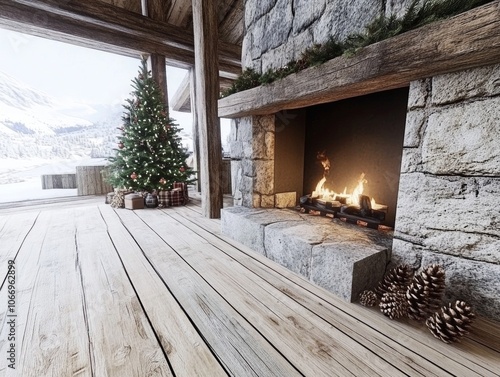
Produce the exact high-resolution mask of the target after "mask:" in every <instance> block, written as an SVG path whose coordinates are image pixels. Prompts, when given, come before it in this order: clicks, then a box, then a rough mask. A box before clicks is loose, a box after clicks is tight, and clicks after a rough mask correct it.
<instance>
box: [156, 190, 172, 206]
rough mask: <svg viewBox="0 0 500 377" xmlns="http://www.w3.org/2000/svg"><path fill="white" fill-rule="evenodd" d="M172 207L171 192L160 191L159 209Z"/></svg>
mask: <svg viewBox="0 0 500 377" xmlns="http://www.w3.org/2000/svg"><path fill="white" fill-rule="evenodd" d="M168 206H170V191H167V190H161V191H158V207H160V208H165V207H168Z"/></svg>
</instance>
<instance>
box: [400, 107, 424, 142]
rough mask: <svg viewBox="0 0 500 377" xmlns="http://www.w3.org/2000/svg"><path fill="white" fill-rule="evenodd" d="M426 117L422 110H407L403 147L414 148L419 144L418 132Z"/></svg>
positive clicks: (419, 132)
mask: <svg viewBox="0 0 500 377" xmlns="http://www.w3.org/2000/svg"><path fill="white" fill-rule="evenodd" d="M426 119H427V114H426V113H425V111H424V110H421V109H417V110H413V111H410V112H408V114H407V115H406V125H405V136H404V144H403V146H404V147H409V148H415V147H418V146H419V145H420V138H421V136H420V134H421V131H422V127H423V125H424V123H425V120H426Z"/></svg>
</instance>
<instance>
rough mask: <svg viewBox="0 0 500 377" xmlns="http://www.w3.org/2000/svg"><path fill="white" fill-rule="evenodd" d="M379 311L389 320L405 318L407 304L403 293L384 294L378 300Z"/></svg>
mask: <svg viewBox="0 0 500 377" xmlns="http://www.w3.org/2000/svg"><path fill="white" fill-rule="evenodd" d="M394 289H395V287H394ZM380 311H381V312H382V313H384V315H386V316H387V317H389V318H390V319H396V318H402V317H406V315H407V314H408V302H407V301H406V297H405V294H404V292H402V291H398V290H396V291H394V292H387V293H384V295H383V296H382V299H381V300H380Z"/></svg>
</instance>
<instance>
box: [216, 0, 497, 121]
mask: <svg viewBox="0 0 500 377" xmlns="http://www.w3.org/2000/svg"><path fill="white" fill-rule="evenodd" d="M499 62H500V1H494V2H492V3H489V4H486V5H483V6H481V7H478V8H475V9H472V10H470V11H468V12H465V13H462V14H460V15H458V16H455V17H452V18H450V19H447V20H443V21H438V22H435V23H433V24H430V25H427V26H424V27H421V28H419V29H418V30H413V31H410V32H407V33H404V34H401V35H399V36H396V37H393V38H390V39H387V40H385V41H382V42H379V43H375V44H373V45H370V46H368V47H365V48H363V49H361V50H360V51H359V52H358V53H357V54H355V55H354V56H353V57H338V58H336V59H332V60H330V61H328V62H326V63H324V64H322V65H320V66H317V67H312V68H308V69H305V70H304V71H301V72H298V73H296V74H292V75H290V76H287V77H285V78H284V79H282V80H280V81H276V82H274V83H271V84H269V85H264V86H260V87H257V88H253V89H250V90H246V91H244V92H240V93H236V94H233V95H231V96H229V97H227V98H223V99H221V100H219V116H220V117H221V118H223V117H225V118H238V117H243V116H249V115H264V114H272V113H276V112H278V111H281V110H286V109H297V108H303V107H307V106H312V105H317V104H321V103H326V102H333V101H338V100H341V99H346V98H352V97H355V96H361V95H365V94H370V93H375V92H379V91H383V90H389V89H395V88H400V87H404V86H408V85H409V84H410V82H411V81H415V80H419V79H423V78H427V77H432V76H436V75H439V74H443V73H448V72H454V71H458V70H464V69H468V68H473V67H479V66H483V65H488V64H496V63H499Z"/></svg>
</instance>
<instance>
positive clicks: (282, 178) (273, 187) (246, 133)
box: [229, 111, 305, 208]
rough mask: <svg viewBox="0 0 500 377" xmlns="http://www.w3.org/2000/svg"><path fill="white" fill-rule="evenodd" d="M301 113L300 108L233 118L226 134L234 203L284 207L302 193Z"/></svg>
mask: <svg viewBox="0 0 500 377" xmlns="http://www.w3.org/2000/svg"><path fill="white" fill-rule="evenodd" d="M304 127H305V116H304V114H303V112H301V111H293V112H292V111H287V112H279V113H276V114H274V115H268V116H252V117H245V118H240V119H235V120H233V121H232V124H231V133H230V134H229V153H230V156H231V181H232V193H233V200H234V205H238V206H244V207H249V208H272V207H278V208H287V207H294V206H295V205H296V204H297V198H298V197H299V196H301V195H302V186H303V179H304V178H303V173H304Z"/></svg>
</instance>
